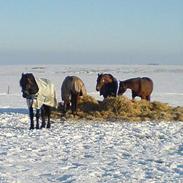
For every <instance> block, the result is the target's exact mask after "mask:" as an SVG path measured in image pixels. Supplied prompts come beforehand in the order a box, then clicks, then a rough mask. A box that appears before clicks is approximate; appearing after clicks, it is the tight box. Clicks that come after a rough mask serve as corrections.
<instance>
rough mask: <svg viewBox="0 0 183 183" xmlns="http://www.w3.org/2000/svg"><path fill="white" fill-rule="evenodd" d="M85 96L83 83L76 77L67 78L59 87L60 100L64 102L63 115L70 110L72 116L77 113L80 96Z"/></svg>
mask: <svg viewBox="0 0 183 183" xmlns="http://www.w3.org/2000/svg"><path fill="white" fill-rule="evenodd" d="M85 95H87V91H86V88H85V85H84V83H83V81H82V80H81V79H80V78H79V77H77V76H67V77H66V78H65V79H64V81H63V83H62V86H61V98H62V100H63V101H64V113H66V111H67V110H68V109H69V108H70V103H71V110H72V114H75V113H77V106H78V102H79V98H80V96H85Z"/></svg>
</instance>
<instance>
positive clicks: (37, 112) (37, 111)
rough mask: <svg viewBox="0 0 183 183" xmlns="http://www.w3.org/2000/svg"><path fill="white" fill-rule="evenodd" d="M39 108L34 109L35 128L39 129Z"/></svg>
mask: <svg viewBox="0 0 183 183" xmlns="http://www.w3.org/2000/svg"><path fill="white" fill-rule="evenodd" d="M39 117H40V110H39V109H36V129H39Z"/></svg>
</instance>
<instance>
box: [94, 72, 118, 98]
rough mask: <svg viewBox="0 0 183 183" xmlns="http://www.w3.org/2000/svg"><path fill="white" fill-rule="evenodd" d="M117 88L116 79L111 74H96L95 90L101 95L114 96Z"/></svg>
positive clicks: (105, 96)
mask: <svg viewBox="0 0 183 183" xmlns="http://www.w3.org/2000/svg"><path fill="white" fill-rule="evenodd" d="M117 89H118V81H117V79H116V78H115V77H113V76H112V75H111V74H98V78H97V84H96V90H97V91H99V92H100V95H103V97H104V98H107V97H116V95H117Z"/></svg>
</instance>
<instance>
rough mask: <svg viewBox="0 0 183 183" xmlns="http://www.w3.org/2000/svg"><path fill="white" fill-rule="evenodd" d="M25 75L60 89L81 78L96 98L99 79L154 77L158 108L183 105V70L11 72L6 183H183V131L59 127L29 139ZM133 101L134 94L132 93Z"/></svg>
mask: <svg viewBox="0 0 183 183" xmlns="http://www.w3.org/2000/svg"><path fill="white" fill-rule="evenodd" d="M22 72H34V73H35V75H37V76H39V77H46V78H49V79H50V80H52V81H53V83H54V84H55V85H56V89H57V96H58V99H59V100H60V85H61V83H62V81H63V79H64V77H65V76H67V75H78V76H80V77H81V78H82V79H83V80H84V82H85V84H86V87H87V90H88V92H89V93H90V94H91V95H93V96H95V97H96V98H100V97H99V96H98V94H97V93H96V92H95V84H96V76H97V73H98V72H109V73H112V74H113V75H114V76H116V77H117V79H121V80H123V79H128V78H130V77H137V76H149V77H151V78H152V79H153V80H154V83H155V88H154V93H153V95H152V100H160V101H163V102H168V103H170V104H171V105H181V106H182V105H183V85H182V81H183V66H105V67H104V66H99V67H98V66H97V67H96V66H84V65H82V66H41V67H39V68H38V67H37V66H15V67H12V66H3V67H1V68H0V76H1V77H0V83H1V85H0V183H1V182H2V183H6V182H7V183H13V182H20V183H25V182H27V183H34V182H36V183H44V182H67V183H70V182H78V183H80V182H86V183H87V182H89V183H90V182H91V183H95V182H109V183H113V182H116V183H118V182H134V183H136V182H147V183H149V182H183V133H182V130H183V123H182V122H160V123H159V122H143V123H127V122H123V123H118V122H116V123H114V122H110V121H108V122H104V123H98V122H97V121H93V122H86V121H80V122H78V123H76V122H75V123H74V122H71V121H68V122H64V123H60V122H59V121H56V122H55V123H53V124H52V127H51V129H49V130H47V129H44V130H33V131H29V130H28V128H29V124H28V121H29V118H28V115H27V108H26V104H25V101H24V99H23V98H22V97H21V95H20V87H19V83H18V82H19V79H20V75H21V73H22ZM127 95H128V96H129V97H130V92H127Z"/></svg>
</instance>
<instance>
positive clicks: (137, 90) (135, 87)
mask: <svg viewBox="0 0 183 183" xmlns="http://www.w3.org/2000/svg"><path fill="white" fill-rule="evenodd" d="M128 88H129V89H131V91H132V100H134V99H135V97H136V96H139V97H141V99H145V100H148V101H150V95H151V93H152V91H153V81H152V80H151V79H150V78H148V77H142V78H140V77H138V78H131V79H128V80H125V81H120V83H119V90H118V95H123V93H124V92H125V91H126V90H127V89H128Z"/></svg>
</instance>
